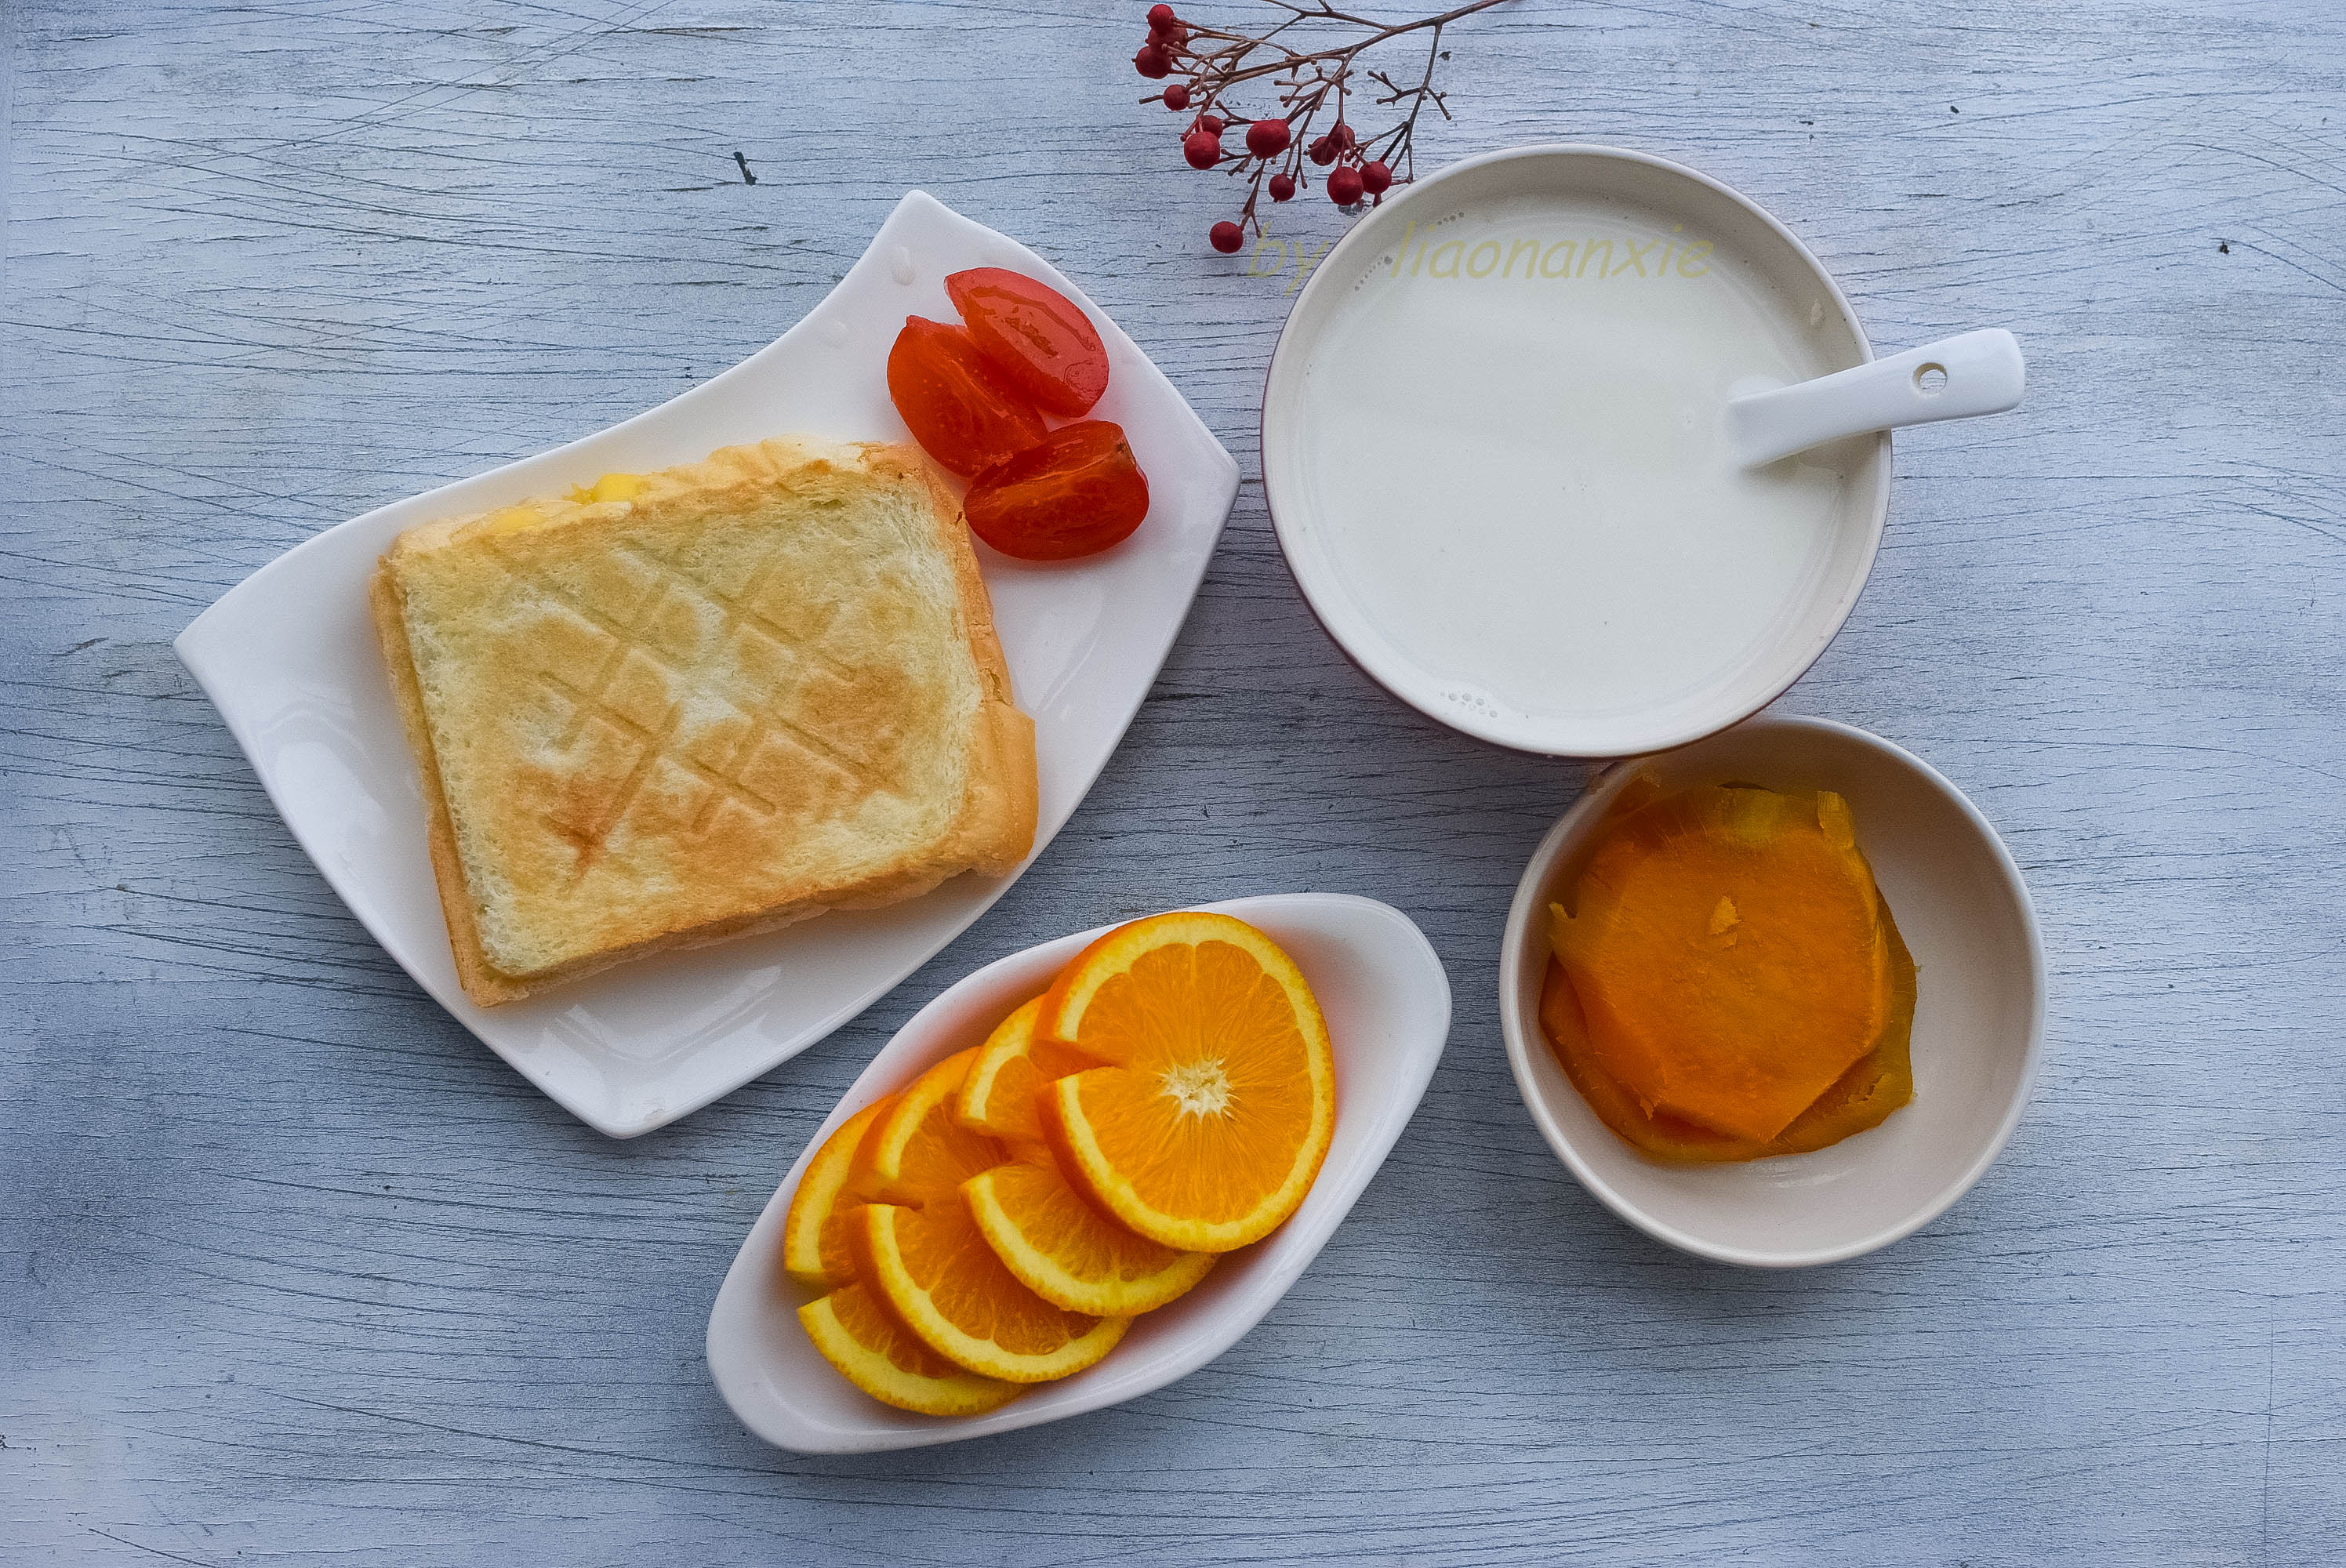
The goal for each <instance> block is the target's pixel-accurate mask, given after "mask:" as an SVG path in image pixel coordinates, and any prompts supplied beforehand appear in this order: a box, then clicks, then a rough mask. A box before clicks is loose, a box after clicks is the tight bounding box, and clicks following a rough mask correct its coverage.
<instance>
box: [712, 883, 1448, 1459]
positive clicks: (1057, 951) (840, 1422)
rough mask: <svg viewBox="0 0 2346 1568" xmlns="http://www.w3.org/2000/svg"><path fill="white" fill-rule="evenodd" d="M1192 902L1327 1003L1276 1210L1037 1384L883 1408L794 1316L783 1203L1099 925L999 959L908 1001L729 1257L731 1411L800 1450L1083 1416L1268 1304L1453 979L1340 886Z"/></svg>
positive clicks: (1377, 1135)
mask: <svg viewBox="0 0 2346 1568" xmlns="http://www.w3.org/2000/svg"><path fill="white" fill-rule="evenodd" d="M1202 907H1203V908H1206V909H1209V910H1218V911H1220V912H1222V913H1224V914H1229V915H1236V916H1237V917H1238V918H1239V919H1240V920H1243V921H1248V922H1249V923H1250V924H1252V925H1256V926H1259V927H1260V928H1261V929H1262V930H1264V931H1266V932H1270V935H1271V937H1272V939H1273V940H1275V941H1276V942H1278V943H1279V945H1280V946H1281V947H1282V948H1285V949H1286V950H1287V952H1288V955H1289V956H1290V957H1291V958H1293V959H1294V960H1295V962H1296V966H1297V967H1298V968H1300V969H1301V970H1302V971H1303V975H1304V978H1305V979H1307V980H1309V981H1310V982H1311V993H1312V994H1313V995H1314V996H1316V997H1317V998H1319V1001H1320V1010H1321V1012H1322V1013H1325V1014H1326V1015H1327V1019H1328V1039H1329V1043H1330V1044H1331V1046H1332V1047H1333V1048H1334V1050H1335V1054H1336V1135H1335V1138H1334V1141H1333V1142H1332V1143H1331V1144H1330V1145H1329V1148H1328V1158H1327V1162H1326V1163H1325V1164H1323V1165H1322V1166H1321V1167H1320V1176H1319V1178H1318V1179H1317V1180H1315V1181H1314V1182H1313V1183H1312V1184H1311V1192H1309V1193H1308V1194H1306V1195H1305V1196H1304V1199H1303V1205H1302V1207H1300V1208H1298V1209H1297V1210H1296V1211H1295V1213H1294V1214H1293V1215H1292V1216H1290V1217H1289V1219H1288V1221H1287V1223H1286V1224H1284V1225H1282V1226H1280V1227H1279V1228H1278V1229H1277V1230H1274V1231H1272V1232H1271V1233H1270V1235H1269V1236H1267V1237H1264V1238H1263V1239H1262V1240H1260V1241H1258V1242H1256V1243H1255V1244H1254V1245H1253V1246H1252V1247H1240V1248H1239V1250H1238V1251H1236V1252H1233V1253H1230V1254H1229V1255H1227V1256H1226V1257H1223V1258H1222V1260H1221V1261H1220V1262H1219V1263H1218V1264H1216V1265H1215V1266H1214V1270H1213V1272H1212V1273H1210V1274H1209V1275H1207V1276H1206V1278H1204V1280H1203V1281H1201V1282H1200V1283H1199V1286H1198V1288H1196V1289H1194V1290H1192V1291H1190V1292H1189V1293H1188V1295H1187V1296H1184V1297H1182V1298H1180V1299H1179V1300H1178V1301H1175V1302H1173V1303H1171V1304H1170V1305H1168V1306H1165V1307H1160V1308H1158V1309H1157V1310H1156V1311H1154V1312H1145V1313H1143V1314H1141V1315H1140V1316H1139V1317H1138V1318H1137V1319H1134V1321H1133V1325H1132V1329H1131V1331H1130V1332H1129V1333H1127V1334H1126V1335H1125V1337H1124V1339H1123V1340H1122V1341H1121V1342H1120V1343H1119V1344H1117V1347H1116V1349H1113V1350H1110V1351H1109V1352H1108V1353H1107V1357H1106V1359H1103V1360H1101V1361H1100V1362H1099V1363H1098V1364H1097V1365H1096V1366H1093V1367H1090V1368H1087V1369H1085V1370H1083V1371H1081V1372H1078V1373H1076V1375H1075V1376H1074V1377H1072V1378H1066V1379H1064V1380H1060V1381H1058V1382H1056V1383H1044V1384H1040V1385H1038V1386H1037V1387H1035V1388H1034V1389H1030V1390H1027V1391H1026V1392H1025V1393H1023V1394H1021V1395H1019V1396H1018V1397H1017V1398H1016V1399H1015V1400H1011V1401H1010V1402H1009V1403H1008V1404H1006V1405H1005V1406H1003V1407H1002V1408H1001V1409H1000V1410H994V1411H991V1412H989V1413H988V1414H985V1415H982V1416H966V1417H939V1416H916V1415H913V1414H910V1413H908V1412H906V1411H903V1410H892V1409H891V1408H889V1407H888V1406H886V1405H883V1404H882V1403H881V1402H880V1401H879V1400H874V1399H871V1398H868V1397H867V1396H865V1395H864V1394H862V1393H861V1392H859V1391H857V1390H855V1389H853V1388H852V1387H850V1386H849V1384H848V1382H847V1380H845V1379H843V1378H841V1376H840V1375H839V1374H838V1373H837V1372H835V1371H833V1370H831V1363H829V1362H828V1361H825V1360H824V1359H822V1357H821V1354H820V1353H819V1352H818V1351H817V1350H816V1349H815V1348H814V1345H813V1342H812V1341H811V1340H810V1339H808V1338H807V1337H806V1332H805V1330H804V1329H801V1327H800V1326H799V1320H798V1309H799V1308H800V1307H801V1305H803V1304H804V1303H806V1302H808V1301H811V1300H812V1299H813V1298H815V1296H816V1295H817V1294H818V1292H815V1291H811V1290H808V1289H806V1288H803V1287H801V1286H800V1285H798V1284H796V1283H794V1282H793V1281H792V1280H791V1279H790V1278H789V1277H788V1276H786V1275H784V1274H783V1273H782V1268H781V1256H780V1254H781V1245H782V1217H783V1216H784V1215H785V1214H787V1213H788V1212H789V1210H790V1195H791V1194H792V1193H795V1192H796V1191H798V1186H799V1177H800V1176H801V1174H803V1173H804V1172H805V1170H806V1166H807V1161H808V1160H809V1159H810V1158H811V1157H812V1156H813V1153H814V1151H815V1150H817V1149H819V1148H821V1146H822V1141H823V1140H824V1139H825V1138H827V1137H829V1136H831V1129H832V1128H834V1127H836V1126H838V1125H840V1123H841V1122H843V1121H845V1120H847V1118H848V1117H850V1116H852V1115H854V1114H855V1113H856V1112H858V1111H860V1110H862V1108H863V1107H864V1106H866V1105H870V1104H871V1103H872V1101H874V1100H876V1099H878V1098H879V1097H880V1096H881V1095H884V1094H886V1093H888V1092H889V1091H891V1090H893V1089H900V1088H902V1087H903V1086H904V1085H905V1084H908V1083H910V1082H911V1081H912V1080H913V1078H914V1077H916V1076H918V1075H919V1074H920V1073H921V1072H922V1070H923V1069H924V1068H926V1067H929V1066H931V1065H933V1064H935V1063H938V1062H942V1061H943V1060H944V1059H945V1058H946V1057H947V1056H950V1055H952V1054H954V1052H956V1051H958V1050H960V1049H962V1048H963V1047H964V1046H965V1045H974V1044H977V1043H978V1042H979V1041H981V1040H983V1039H984V1038H985V1036H986V1034H987V1033H988V1032H989V1031H991V1030H992V1029H993V1027H994V1025H995V1024H996V1023H1000V1022H1001V1021H1002V1020H1003V1018H1004V1017H1005V1016H1006V1015H1007V1014H1008V1013H1009V1012H1010V1010H1011V1009H1012V1008H1014V1007H1016V1006H1017V1005H1018V1004H1019V1003H1022V1002H1025V1000H1026V999H1027V998H1028V997H1031V996H1039V995H1041V994H1042V993H1043V990H1044V988H1045V986H1047V985H1049V984H1050V983H1051V977H1052V976H1053V975H1055V974H1056V973H1057V972H1059V969H1060V966H1062V965H1063V964H1065V963H1066V962H1067V960H1069V959H1071V958H1073V957H1074V956H1075V955H1076V953H1077V952H1080V951H1082V949H1083V947H1084V946H1085V944H1086V943H1087V942H1090V941H1091V940H1092V939H1093V938H1094V937H1096V936H1098V935H1099V934H1100V933H1101V932H1104V931H1106V930H1107V927H1105V926H1103V927H1101V928H1099V930H1097V931H1086V932H1077V933H1076V935H1074V936H1063V937H1061V938H1060V939H1059V940H1058V941H1056V942H1045V943H1043V945H1041V946H1040V947H1030V948H1028V949H1027V950H1026V951H1025V952H1014V953H1012V954H1011V955H1010V956H1009V957H1007V958H1004V959H999V960H996V961H995V962H993V963H989V964H987V965H986V966H985V967H984V969H981V970H979V971H978V972H976V973H975V974H973V975H971V976H969V977H968V978H967V979H966V980H964V981H962V982H961V983H959V984H958V985H955V986H954V987H953V988H952V989H950V990H948V991H947V992H945V993H943V995H941V996H939V997H938V998H937V999H936V1000H935V1001H934V1002H932V1003H929V1004H928V1005H927V1006H926V1007H923V1009H921V1011H920V1012H918V1013H914V1014H913V1018H912V1021H911V1022H910V1023H906V1024H905V1025H904V1027H903V1029H902V1030H900V1031H898V1032H897V1034H896V1037H895V1038H894V1039H893V1040H891V1041H890V1042H889V1043H888V1044H886V1045H885V1046H884V1047H882V1050H881V1052H880V1054H878V1055H877V1056H875V1057H873V1058H872V1065H871V1066H869V1067H867V1068H865V1069H864V1070H863V1075H862V1077H860V1078H858V1079H856V1080H855V1083H854V1084H853V1085H852V1087H851V1088H849V1090H848V1091H847V1093H846V1094H845V1095H841V1097H840V1102H839V1105H838V1106H837V1107H836V1108H835V1109H833V1110H832V1112H831V1117H830V1119H829V1120H828V1121H826V1122H824V1123H823V1125H821V1128H820V1129H818V1130H817V1131H816V1133H815V1135H814V1136H813V1137H812V1138H811V1139H809V1140H808V1142H807V1146H806V1148H805V1149H804V1150H803V1151H802V1152H801V1154H800V1155H799V1158H798V1163H797V1164H796V1165H794V1166H791V1167H790V1175H789V1176H787V1177H786V1178H784V1180H783V1182H782V1185H781V1187H780V1190H779V1191H777V1192H776V1193H775V1194H774V1196H773V1199H772V1201H770V1203H768V1204H767V1205H766V1209H765V1212H764V1213H763V1214H760V1216H759V1217H758V1223H757V1224H756V1225H755V1226H753V1227H750V1237H749V1239H748V1240H747V1241H744V1242H743V1243H742V1244H741V1250H740V1252H739V1255H738V1256H736V1257H735V1258H734V1259H733V1267H732V1268H731V1269H730V1270H729V1271H728V1272H727V1274H726V1276H725V1285H724V1288H722V1289H720V1290H719V1292H718V1293H717V1305H716V1306H715V1307H714V1308H712V1309H711V1310H710V1312H709V1375H710V1376H711V1377H712V1378H714V1379H715V1380H716V1382H717V1391H718V1392H719V1393H720V1394H722V1395H724V1396H725V1402H726V1403H727V1404H729V1405H730V1406H732V1407H733V1413H734V1414H735V1415H737V1416H739V1417H740V1418H741V1421H742V1424H743V1425H745V1426H747V1427H748V1428H749V1429H750V1431H753V1432H756V1433H757V1434H758V1435H759V1436H760V1437H761V1438H764V1439H765V1440H766V1441H768V1442H770V1443H779V1444H780V1446H782V1447H784V1448H788V1449H796V1450H797V1451H800V1452H801V1453H869V1452H872V1451H876V1450H881V1449H899V1448H920V1447H923V1446H925V1445H927V1444H929V1443H940V1442H953V1441H957V1440H959V1439H962V1438H973V1437H984V1436H986V1435H987V1434H989V1433H992V1432H1005V1431H1016V1430H1017V1429H1018V1428H1020V1427H1031V1426H1038V1425H1040V1424H1041V1423H1043V1422H1045V1421H1055V1420H1060V1419H1062V1418H1064V1417H1066V1416H1074V1415H1081V1414H1083V1413H1084V1412H1086V1410H1100V1409H1102V1408H1104V1407H1106V1406H1108V1405H1113V1404H1120V1403H1122V1402H1123V1401H1124V1400H1131V1399H1137V1398H1139V1397H1140V1396H1141V1395H1142V1394H1146V1393H1150V1392H1152V1391H1154V1390H1158V1389H1161V1388H1163V1387H1164V1386H1165V1385H1166V1384H1168V1383H1170V1382H1173V1381H1175V1380H1178V1379H1180V1378H1186V1377H1188V1375H1189V1374H1190V1373H1191V1372H1194V1371H1196V1370H1197V1369H1199V1368H1200V1367H1202V1366H1204V1365H1205V1364H1206V1363H1207V1362H1209V1361H1210V1360H1212V1359H1214V1358H1215V1357H1217V1356H1219V1355H1220V1354H1221V1353H1222V1352H1223V1351H1224V1350H1227V1349H1229V1348H1230V1347H1231V1346H1232V1345H1235V1344H1237V1343H1238V1342H1239V1339H1241V1338H1243V1337H1244V1335H1245V1334H1246V1331H1247V1330H1248V1329H1251V1328H1253V1327H1254V1326H1255V1325H1256V1324H1257V1323H1259V1322H1260V1321H1261V1320H1262V1316H1263V1314H1264V1313H1266V1312H1268V1311H1270V1309H1271V1308H1273V1307H1275V1306H1277V1305H1278V1304H1279V1298H1280V1297H1282V1296H1284V1295H1286V1294H1287V1288H1288V1287H1289V1286H1290V1285H1292V1284H1294V1283H1295V1281H1296V1280H1297V1279H1298V1278H1301V1275H1302V1273H1303V1270H1304V1269H1305V1268H1309V1267H1310V1266H1311V1260H1312V1259H1313V1258H1314V1257H1319V1256H1320V1249H1321V1247H1324V1246H1326V1245H1327V1243H1328V1237H1331V1236H1332V1235H1334V1234H1335V1230H1336V1227H1337V1226H1338V1225H1339V1224H1341V1222H1342V1220H1343V1218H1344V1216H1345V1215H1347V1214H1349V1213H1351V1212H1352V1205H1353V1203H1354V1202H1355V1201H1356V1200H1357V1199H1358V1198H1359V1197H1360V1196H1361V1193H1362V1189H1363V1188H1365V1187H1366V1186H1368V1185H1369V1178H1370V1177H1371V1176H1374V1175H1376V1174H1377V1167H1378V1166H1382V1165H1383V1164H1384V1160H1385V1156H1386V1154H1387V1153H1389V1152H1390V1151H1391V1150H1392V1146H1393V1140H1394V1139H1396V1138H1398V1137H1400V1136H1401V1130H1402V1128H1403V1127H1405V1126H1407V1125H1409V1118H1410V1115H1411V1114H1412V1113H1413V1112H1414V1111H1415V1110H1416V1109H1417V1103H1418V1101H1419V1100H1421V1099H1423V1097H1424V1095H1425V1085H1426V1083H1427V1082H1428V1080H1430V1079H1431V1078H1432V1077H1433V1068H1434V1064H1436V1063H1438V1062H1440V1061H1441V1060H1442V1047H1443V1042H1444V1041H1445V1040H1447V1039H1448V1038H1449V1035H1450V980H1449V977H1448V976H1447V975H1446V974H1444V973H1443V969H1442V961H1441V959H1439V958H1437V957H1436V956H1435V955H1434V952H1433V945H1432V944H1431V943H1429V942H1427V941H1426V940H1425V935H1424V933H1423V932H1420V931H1419V930H1418V929H1417V927H1416V926H1415V925H1414V924H1413V923H1412V922H1411V921H1410V919H1409V917H1408V916H1407V915H1404V914H1403V913H1402V912H1401V911H1399V910H1397V909H1394V908H1392V906H1391V905H1388V904H1381V903H1379V902H1377V901H1375V900H1374V899H1363V898H1354V897H1352V895H1350V894H1347V893H1272V894H1269V895H1266V896H1264V897H1260V898H1251V899H1233V900H1231V901H1229V902H1228V903H1219V904H1206V905H1204V906H1202Z"/></svg>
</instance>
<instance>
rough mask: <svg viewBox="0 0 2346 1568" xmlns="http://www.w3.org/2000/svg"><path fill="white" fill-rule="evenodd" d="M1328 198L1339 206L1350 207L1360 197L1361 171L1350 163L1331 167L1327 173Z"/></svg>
mask: <svg viewBox="0 0 2346 1568" xmlns="http://www.w3.org/2000/svg"><path fill="white" fill-rule="evenodd" d="M1328 199H1329V200H1331V201H1332V202H1334V203H1335V204H1336V205H1337V206H1339V207H1350V206H1352V203H1354V202H1356V201H1358V200H1360V199H1361V171H1360V170H1359V169H1357V168H1353V167H1352V165H1351V164H1345V165H1343V166H1342V167H1341V168H1334V169H1331V170H1330V171H1329V173H1328Z"/></svg>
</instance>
